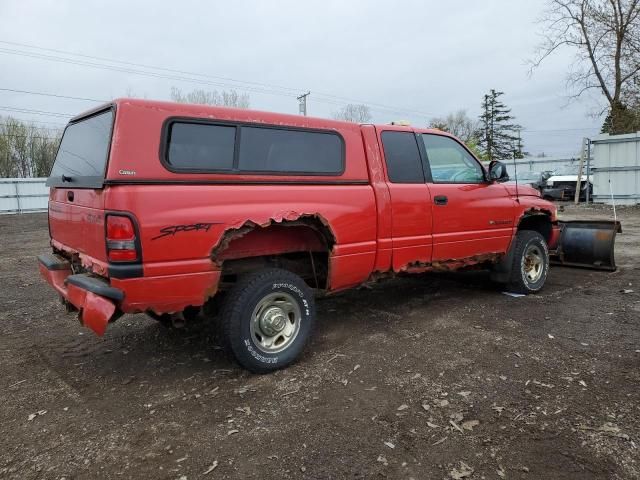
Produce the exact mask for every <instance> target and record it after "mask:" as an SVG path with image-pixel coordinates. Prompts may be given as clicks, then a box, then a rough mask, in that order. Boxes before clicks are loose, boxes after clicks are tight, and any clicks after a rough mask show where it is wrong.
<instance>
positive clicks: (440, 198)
mask: <svg viewBox="0 0 640 480" xmlns="http://www.w3.org/2000/svg"><path fill="white" fill-rule="evenodd" d="M448 201H449V199H448V198H447V196H446V195H436V196H435V197H433V203H435V204H436V205H446V204H447V202H448Z"/></svg>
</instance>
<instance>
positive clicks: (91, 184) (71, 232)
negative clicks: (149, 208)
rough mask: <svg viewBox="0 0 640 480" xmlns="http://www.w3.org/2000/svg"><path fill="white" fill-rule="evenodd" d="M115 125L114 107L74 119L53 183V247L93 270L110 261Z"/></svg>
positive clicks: (50, 181)
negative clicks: (108, 216) (108, 177)
mask: <svg viewBox="0 0 640 480" xmlns="http://www.w3.org/2000/svg"><path fill="white" fill-rule="evenodd" d="M113 120H114V110H113V108H112V107H111V106H109V107H106V108H101V109H98V110H96V111H93V112H91V113H89V114H87V115H83V116H81V117H77V118H74V119H73V120H72V121H71V122H70V123H69V125H67V127H66V128H65V130H64V134H63V135H62V140H61V141H60V147H59V148H58V153H57V155H56V160H55V163H54V164H53V168H52V170H51V175H50V176H49V178H48V180H47V185H48V186H49V187H51V192H50V194H49V233H50V235H51V241H52V242H51V243H52V245H53V246H54V248H57V249H60V250H63V251H67V252H70V253H76V252H78V253H81V254H84V258H81V260H82V263H83V264H84V265H85V266H87V267H89V266H91V265H94V264H98V265H100V264H101V266H104V265H105V264H106V261H107V258H106V257H107V253H106V240H105V212H104V206H105V202H104V188H103V186H104V177H105V172H106V168H107V162H108V159H109V151H110V147H111V134H112V131H113ZM87 257H88V258H87ZM94 270H96V269H95V268H94ZM99 270H102V269H101V268H100V269H99Z"/></svg>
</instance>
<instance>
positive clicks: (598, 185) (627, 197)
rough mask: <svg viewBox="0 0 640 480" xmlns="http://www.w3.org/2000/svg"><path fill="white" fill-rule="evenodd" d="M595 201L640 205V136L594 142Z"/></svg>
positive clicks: (609, 137) (595, 140) (629, 135)
mask: <svg viewBox="0 0 640 480" xmlns="http://www.w3.org/2000/svg"><path fill="white" fill-rule="evenodd" d="M591 151H592V154H593V163H592V168H591V171H592V174H593V201H594V202H604V203H611V196H612V194H613V198H614V199H615V202H616V203H617V204H626V205H634V204H638V203H640V132H638V133H630V134H627V135H599V136H597V137H596V138H594V139H593V140H591Z"/></svg>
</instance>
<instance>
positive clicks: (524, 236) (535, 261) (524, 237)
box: [508, 230, 549, 294]
mask: <svg viewBox="0 0 640 480" xmlns="http://www.w3.org/2000/svg"><path fill="white" fill-rule="evenodd" d="M514 242H515V243H514V246H513V248H514V251H513V263H512V264H511V274H510V278H509V283H508V288H509V291H511V292H516V293H525V294H529V293H537V292H539V291H540V290H542V287H544V283H545V281H546V280H547V274H548V273H549V248H548V247H547V242H546V241H545V239H544V237H543V236H542V235H541V234H540V233H538V232H536V231H534V230H520V231H519V232H518V233H517V234H516V238H515V240H514Z"/></svg>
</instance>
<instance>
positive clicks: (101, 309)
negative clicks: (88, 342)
mask: <svg viewBox="0 0 640 480" xmlns="http://www.w3.org/2000/svg"><path fill="white" fill-rule="evenodd" d="M38 262H39V264H40V274H41V275H42V277H43V278H44V279H45V280H46V281H47V282H48V283H49V284H50V285H51V286H52V287H53V288H54V289H55V290H56V291H57V292H58V293H59V294H60V295H61V296H62V298H63V299H64V301H65V302H66V303H67V304H70V305H73V307H74V308H75V309H76V310H77V311H78V318H79V320H80V322H81V323H82V324H83V325H84V326H86V327H88V328H90V329H91V330H93V331H94V332H95V333H96V334H97V335H104V332H105V331H106V329H107V325H108V323H109V322H110V321H111V320H112V319H114V318H115V317H117V316H118V314H119V312H118V307H117V305H118V304H119V303H120V302H122V301H123V300H124V292H123V291H122V290H119V289H117V288H114V287H112V286H110V285H109V283H108V282H107V281H106V280H102V279H100V278H98V277H94V276H91V275H89V274H84V273H83V274H72V271H71V264H70V263H69V262H68V261H67V260H65V259H64V258H62V257H59V256H57V255H54V254H51V253H49V254H44V255H40V256H39V257H38Z"/></svg>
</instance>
